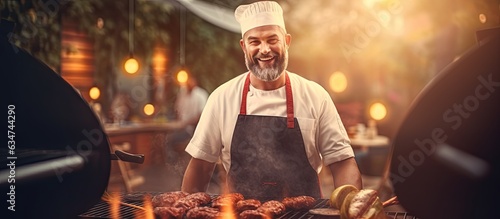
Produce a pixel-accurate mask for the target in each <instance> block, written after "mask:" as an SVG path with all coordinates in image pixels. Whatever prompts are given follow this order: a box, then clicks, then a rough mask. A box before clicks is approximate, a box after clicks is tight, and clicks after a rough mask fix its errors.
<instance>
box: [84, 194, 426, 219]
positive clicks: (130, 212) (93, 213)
mask: <svg viewBox="0 0 500 219" xmlns="http://www.w3.org/2000/svg"><path fill="white" fill-rule="evenodd" d="M158 194H160V193H158V192H134V193H122V194H120V200H121V202H122V204H121V206H120V208H119V215H120V218H124V219H126V218H129V219H134V218H144V216H145V211H144V210H140V209H138V208H137V207H133V206H131V205H134V206H138V207H144V198H145V197H146V198H147V197H153V196H154V195H158ZM215 197H216V196H215V195H214V196H213V197H212V199H213V198H215ZM327 207H328V199H318V200H316V203H315V204H314V207H313V208H327ZM110 209H111V206H110V203H109V202H108V201H104V200H101V201H100V202H99V203H97V204H96V205H95V206H94V207H92V208H91V209H89V210H88V211H86V212H85V213H83V214H81V215H79V217H80V218H85V219H92V218H111V212H110ZM386 214H387V216H388V218H394V219H417V217H415V216H413V215H410V214H408V213H406V212H386ZM277 218H278V219H302V218H303V219H320V218H326V217H325V216H321V215H315V214H311V213H309V211H308V210H287V211H286V212H285V213H283V214H282V215H280V216H279V217H277ZM328 218H340V217H328Z"/></svg>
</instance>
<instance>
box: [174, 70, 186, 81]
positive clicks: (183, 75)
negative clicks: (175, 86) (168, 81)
mask: <svg viewBox="0 0 500 219" xmlns="http://www.w3.org/2000/svg"><path fill="white" fill-rule="evenodd" d="M187 80H188V74H187V72H186V71H184V70H180V71H179V73H177V81H178V82H179V83H181V84H183V83H186V81H187Z"/></svg>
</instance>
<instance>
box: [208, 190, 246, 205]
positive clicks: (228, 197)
mask: <svg viewBox="0 0 500 219" xmlns="http://www.w3.org/2000/svg"><path fill="white" fill-rule="evenodd" d="M244 199H245V198H244V197H243V195H242V194H240V193H228V194H223V195H220V196H218V197H216V198H214V200H212V207H214V208H219V209H220V208H222V207H228V206H231V207H232V208H233V209H234V207H235V206H236V203H238V202H239V201H241V200H244Z"/></svg>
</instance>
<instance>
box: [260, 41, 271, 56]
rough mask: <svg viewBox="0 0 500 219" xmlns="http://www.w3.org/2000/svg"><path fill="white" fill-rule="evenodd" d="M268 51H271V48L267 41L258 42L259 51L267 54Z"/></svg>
mask: <svg viewBox="0 0 500 219" xmlns="http://www.w3.org/2000/svg"><path fill="white" fill-rule="evenodd" d="M270 51H271V48H270V47H269V44H267V43H261V44H260V53H262V54H267V53H269V52H270Z"/></svg>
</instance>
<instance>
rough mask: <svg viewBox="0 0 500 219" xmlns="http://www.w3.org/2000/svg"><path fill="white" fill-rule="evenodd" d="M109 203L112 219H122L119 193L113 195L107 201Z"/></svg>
mask: <svg viewBox="0 0 500 219" xmlns="http://www.w3.org/2000/svg"><path fill="white" fill-rule="evenodd" d="M106 201H108V203H109V213H110V214H111V219H119V218H120V195H119V194H118V193H111V194H109V195H108V198H107V199H106Z"/></svg>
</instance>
